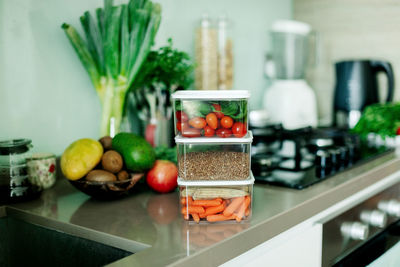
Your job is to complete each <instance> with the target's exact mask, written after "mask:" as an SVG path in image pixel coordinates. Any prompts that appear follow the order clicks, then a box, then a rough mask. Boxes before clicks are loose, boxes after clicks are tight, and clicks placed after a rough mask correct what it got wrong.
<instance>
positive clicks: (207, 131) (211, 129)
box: [204, 125, 215, 137]
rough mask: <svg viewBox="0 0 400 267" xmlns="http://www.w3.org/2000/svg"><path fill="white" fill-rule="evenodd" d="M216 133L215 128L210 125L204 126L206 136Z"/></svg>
mask: <svg viewBox="0 0 400 267" xmlns="http://www.w3.org/2000/svg"><path fill="white" fill-rule="evenodd" d="M214 135H215V130H214V129H213V128H211V127H210V126H208V125H207V126H206V127H204V136H205V137H213V136H214Z"/></svg>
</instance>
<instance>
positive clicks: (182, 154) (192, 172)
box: [175, 132, 253, 181]
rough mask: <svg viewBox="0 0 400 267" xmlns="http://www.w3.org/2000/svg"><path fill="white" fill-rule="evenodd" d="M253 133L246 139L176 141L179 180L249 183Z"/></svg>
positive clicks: (205, 138)
mask: <svg viewBox="0 0 400 267" xmlns="http://www.w3.org/2000/svg"><path fill="white" fill-rule="evenodd" d="M252 141H253V135H252V133H251V132H249V133H248V134H247V136H246V137H244V138H207V137H203V138H195V139H189V138H183V137H181V136H176V137H175V142H176V145H177V151H178V153H177V154H178V176H179V177H180V178H181V179H182V180H190V181H204V180H209V181H232V180H233V181H234V180H246V179H248V178H249V176H250V167H251V162H250V159H251V152H250V149H251V142H252Z"/></svg>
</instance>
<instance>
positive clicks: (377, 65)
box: [371, 60, 394, 102]
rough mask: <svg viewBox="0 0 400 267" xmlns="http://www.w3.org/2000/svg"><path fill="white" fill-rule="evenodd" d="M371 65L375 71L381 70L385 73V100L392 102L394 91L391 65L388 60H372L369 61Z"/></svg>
mask: <svg viewBox="0 0 400 267" xmlns="http://www.w3.org/2000/svg"><path fill="white" fill-rule="evenodd" d="M371 66H372V67H373V68H374V69H375V70H376V72H380V71H383V72H385V73H386V75H387V77H388V94H387V98H386V102H392V100H393V91H394V75H393V68H392V65H391V64H390V63H389V62H385V61H375V60H373V61H371Z"/></svg>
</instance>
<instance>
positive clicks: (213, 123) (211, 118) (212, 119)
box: [206, 112, 218, 130]
mask: <svg viewBox="0 0 400 267" xmlns="http://www.w3.org/2000/svg"><path fill="white" fill-rule="evenodd" d="M206 122H207V124H208V126H210V127H211V128H212V129H214V130H215V129H217V127H218V118H217V115H215V113H212V112H211V113H208V115H207V116H206Z"/></svg>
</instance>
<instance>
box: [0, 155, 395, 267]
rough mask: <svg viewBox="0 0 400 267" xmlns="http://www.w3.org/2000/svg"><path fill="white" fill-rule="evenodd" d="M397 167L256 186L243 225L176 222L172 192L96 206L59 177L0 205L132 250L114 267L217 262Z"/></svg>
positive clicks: (389, 161)
mask: <svg viewBox="0 0 400 267" xmlns="http://www.w3.org/2000/svg"><path fill="white" fill-rule="evenodd" d="M399 170H400V160H399V159H397V158H396V157H395V156H394V153H391V154H388V155H385V156H383V157H381V158H378V159H375V160H373V161H371V162H369V163H368V164H364V165H362V166H358V167H354V168H352V169H350V170H347V171H345V172H343V173H341V174H339V175H336V176H334V177H331V178H329V179H326V180H325V181H323V182H320V183H318V184H316V185H313V186H311V187H309V188H306V189H303V190H293V189H286V188H281V187H275V186H270V185H260V184H256V185H255V186H254V195H253V213H252V218H251V220H250V221H249V222H247V223H240V224H214V225H204V224H203V225H193V224H188V223H186V222H185V221H183V219H181V216H180V211H179V205H178V201H179V197H178V193H177V192H174V193H170V194H164V195H159V194H155V193H153V192H151V191H150V190H138V192H136V194H133V195H131V196H128V197H126V198H124V199H120V200H117V201H110V202H104V201H96V200H94V199H91V198H90V197H88V196H87V195H85V194H83V193H81V192H79V191H77V190H76V189H75V188H74V187H73V186H72V185H70V184H69V182H68V181H66V180H65V179H60V180H59V181H58V182H57V183H56V185H55V186H54V187H53V188H51V189H49V190H46V191H44V192H43V193H42V195H41V197H40V198H39V199H37V200H34V201H30V202H25V203H19V204H13V205H9V206H7V207H6V208H4V207H3V208H2V207H0V213H2V212H3V213H4V212H6V213H10V214H13V215H14V216H16V217H18V216H20V217H21V218H23V217H24V214H30V215H31V217H32V216H33V217H34V218H35V219H34V222H36V223H37V224H42V225H46V226H48V227H53V228H56V229H59V230H62V231H65V232H68V233H71V234H75V235H78V236H81V237H85V238H89V239H93V240H95V241H99V242H103V243H106V244H109V245H112V246H115V247H119V248H122V249H125V250H129V251H131V252H134V254H133V255H131V256H128V257H126V258H123V259H121V260H119V261H117V262H114V263H113V264H112V265H115V266H165V265H168V264H171V265H174V266H184V265H185V266H187V265H188V264H191V265H192V264H194V265H193V266H205V265H207V266H210V265H218V264H222V263H224V262H226V261H228V260H230V259H232V258H234V257H236V256H238V255H240V254H242V253H244V252H245V251H247V250H249V249H251V248H254V247H255V246H257V245H259V244H261V243H263V242H265V241H267V240H269V239H271V238H272V237H274V236H277V235H279V234H280V233H282V232H284V231H285V230H288V229H290V228H292V227H293V226H295V225H297V224H299V223H301V222H303V221H305V220H307V219H308V218H311V217H312V216H314V215H316V214H318V213H320V212H322V211H324V210H325V209H327V208H328V207H330V206H332V205H334V204H335V203H338V202H339V201H341V200H343V199H345V198H347V197H349V196H351V195H353V194H354V193H356V192H359V191H360V190H362V189H364V188H367V187H368V186H370V185H373V184H374V183H376V182H378V181H380V180H382V179H384V178H385V177H387V176H388V175H390V174H392V173H394V172H397V171H399Z"/></svg>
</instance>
